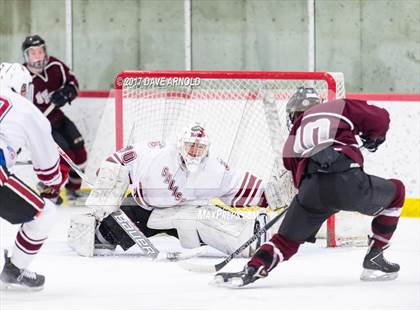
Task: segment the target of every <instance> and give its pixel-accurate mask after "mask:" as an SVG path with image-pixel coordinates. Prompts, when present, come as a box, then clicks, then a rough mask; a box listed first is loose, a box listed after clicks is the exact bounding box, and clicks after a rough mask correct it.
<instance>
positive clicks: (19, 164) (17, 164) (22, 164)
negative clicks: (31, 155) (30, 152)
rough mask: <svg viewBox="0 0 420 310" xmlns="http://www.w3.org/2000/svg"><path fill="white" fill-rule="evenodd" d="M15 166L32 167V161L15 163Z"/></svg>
mask: <svg viewBox="0 0 420 310" xmlns="http://www.w3.org/2000/svg"><path fill="white" fill-rule="evenodd" d="M15 165H16V166H29V165H32V160H27V161H17V162H16V163H15Z"/></svg>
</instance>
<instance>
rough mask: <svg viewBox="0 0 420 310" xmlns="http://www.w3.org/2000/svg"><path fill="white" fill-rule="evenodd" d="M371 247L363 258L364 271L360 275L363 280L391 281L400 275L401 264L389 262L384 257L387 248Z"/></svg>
mask: <svg viewBox="0 0 420 310" xmlns="http://www.w3.org/2000/svg"><path fill="white" fill-rule="evenodd" d="M370 243H371V245H370V247H369V249H368V252H367V253H366V256H365V259H364V260H363V268H364V269H363V272H362V274H361V275H360V280H362V281H389V280H395V279H396V278H397V277H398V271H399V270H400V265H398V264H394V263H391V262H388V261H387V260H386V259H385V258H384V250H385V249H386V248H387V247H385V248H383V249H381V248H378V247H374V246H372V240H370Z"/></svg>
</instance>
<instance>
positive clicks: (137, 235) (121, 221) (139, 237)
mask: <svg viewBox="0 0 420 310" xmlns="http://www.w3.org/2000/svg"><path fill="white" fill-rule="evenodd" d="M57 150H58V153H59V154H60V156H61V157H62V158H63V159H64V160H65V161H66V162H67V163H68V164H69V166H70V167H71V168H72V169H73V170H74V171H75V172H76V173H77V174H78V175H79V176H80V177H81V178H82V179H83V180H84V181H85V182H86V183H87V184H88V185H89V187H91V188H93V184H92V183H91V182H90V181H89V179H88V177H87V176H86V174H84V172H83V171H82V170H81V169H80V168H79V167H78V166H77V165H76V164H75V163H74V162H73V161H72V160H71V158H70V157H69V156H68V155H67V154H66V152H64V151H63V150H62V149H61V147H59V146H58V145H57ZM110 215H111V216H112V218H113V219H114V220H115V221H116V222H117V224H118V225H119V226H120V227H121V228H122V229H123V230H124V231H125V232H126V233H127V235H128V236H129V237H130V238H131V239H132V240H133V241H134V243H135V244H137V245H138V247H139V248H140V249H141V250H142V251H143V252H144V253H145V254H146V255H147V256H149V257H152V258H157V257H158V255H159V250H158V249H157V248H156V247H155V246H154V245H153V244H152V243H151V242H150V240H149V239H148V238H147V237H146V236H145V235H144V234H143V233H142V232H141V231H140V229H138V227H137V226H136V225H134V223H133V222H132V221H131V220H130V218H129V217H128V216H127V215H126V214H125V213H124V212H122V211H121V210H118V211H116V212H113V213H111V214H110Z"/></svg>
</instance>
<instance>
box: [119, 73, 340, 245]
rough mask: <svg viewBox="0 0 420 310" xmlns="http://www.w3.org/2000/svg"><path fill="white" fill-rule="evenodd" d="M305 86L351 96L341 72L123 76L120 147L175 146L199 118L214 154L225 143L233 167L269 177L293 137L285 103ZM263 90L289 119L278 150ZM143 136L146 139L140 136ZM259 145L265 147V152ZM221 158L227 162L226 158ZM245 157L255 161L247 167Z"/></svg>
mask: <svg viewBox="0 0 420 310" xmlns="http://www.w3.org/2000/svg"><path fill="white" fill-rule="evenodd" d="M299 86H306V87H309V86H311V87H315V88H316V89H317V90H318V92H319V94H320V95H321V97H323V98H324V99H325V100H333V99H336V98H343V97H344V96H345V88H344V78H343V75H342V74H341V73H331V72H263V71H123V72H121V73H119V74H118V76H117V77H116V79H115V124H116V127H115V130H116V147H117V148H121V147H123V146H124V144H127V143H128V142H140V141H136V139H140V140H142V141H143V140H148V139H152V140H150V141H153V139H159V140H161V139H160V138H163V140H167V141H166V142H169V141H172V142H174V141H173V140H174V134H173V132H175V131H176V130H175V129H177V130H179V126H181V125H182V124H183V123H185V121H186V120H188V121H191V120H192V119H191V118H192V117H195V118H196V117H199V118H204V122H205V123H206V124H209V127H210V130H211V134H210V137H213V138H214V139H215V140H213V142H212V150H213V148H216V151H215V152H216V153H217V152H218V150H217V146H218V145H220V144H223V147H224V148H230V149H231V151H230V153H229V154H228V155H229V158H230V160H231V161H232V162H240V163H239V166H242V167H245V168H246V169H253V168H254V167H256V169H257V170H259V171H260V172H261V174H266V175H267V173H268V171H269V170H270V169H272V165H273V163H272V162H270V160H271V161H273V160H274V158H275V157H276V154H275V150H271V149H275V148H276V147H277V149H278V148H279V146H278V145H277V144H281V142H283V141H284V139H285V138H286V137H287V131H286V129H287V128H286V121H285V120H286V117H285V111H284V110H285V105H284V103H285V102H287V99H288V98H289V97H290V96H291V95H292V94H293V93H294V92H295V91H296V89H297V87H299ZM262 88H264V90H265V91H267V90H269V91H270V92H271V93H273V96H274V98H275V99H276V101H277V102H278V105H279V106H278V108H277V110H278V114H279V115H280V118H279V119H281V120H282V121H283V120H284V122H282V124H281V126H282V129H281V130H282V137H281V139H280V140H279V142H278V143H275V144H276V145H277V146H276V145H273V143H272V140H269V139H266V136H267V135H269V133H268V131H267V130H269V129H267V128H266V127H267V125H266V120H265V118H264V116H263V114H264V112H263V110H262V108H261V105H262V104H261V100H262V99H261V96H262V95H261V89H262ZM238 115H240V117H239V116H238ZM200 120H201V119H200ZM235 121H236V122H237V123H235ZM212 125H213V127H212ZM225 126H228V127H225ZM229 126H231V127H229ZM162 128H164V129H162ZM232 129H233V130H232ZM264 130H265V132H264ZM146 131H147V132H148V133H146ZM161 131H162V132H161ZM133 132H135V133H136V135H133ZM228 132H230V133H231V134H232V135H236V136H235V141H232V142H231V144H229V143H230V142H229V143H228V142H225V140H226V133H228ZM260 132H262V133H260ZM138 133H139V134H140V135H143V136H142V137H137V134H138ZM238 136H240V137H239V138H238ZM264 141H265V142H264ZM143 142H148V141H143ZM256 142H258V143H260V144H261V143H262V144H263V145H264V148H263V147H262V146H261V145H260V144H258V143H256ZM264 143H265V144H264ZM215 145H216V146H215ZM270 145H271V147H270ZM266 149H270V150H269V152H266V153H265V155H267V153H270V152H271V153H273V154H271V157H270V159H269V160H267V162H269V163H267V167H259V166H262V165H261V160H260V157H259V156H260V154H261V150H262V151H263V152H265V150H266ZM253 150H256V151H255V153H256V154H255V155H254V154H250V152H251V153H252V152H253ZM222 153H223V152H222ZM232 154H233V155H232ZM244 154H246V155H244ZM217 155H220V156H221V157H222V158H223V155H226V154H218V153H217ZM241 155H242V156H241ZM253 156H254V159H253V158H252V157H253ZM267 156H268V155H267ZM243 157H250V158H249V160H248V159H246V160H248V162H245V159H242V158H243ZM257 166H258V167H257ZM259 171H257V172H259ZM336 242H337V241H336V230H335V221H334V218H333V217H332V218H330V219H329V220H328V224H327V243H328V245H329V246H336Z"/></svg>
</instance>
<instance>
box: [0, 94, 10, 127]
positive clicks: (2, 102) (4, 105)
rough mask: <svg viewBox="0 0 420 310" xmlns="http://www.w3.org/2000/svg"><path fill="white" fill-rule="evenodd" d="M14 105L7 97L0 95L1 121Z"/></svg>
mask: <svg viewBox="0 0 420 310" xmlns="http://www.w3.org/2000/svg"><path fill="white" fill-rule="evenodd" d="M11 108H12V105H11V104H10V102H9V101H7V100H6V99H5V98H2V97H0V122H1V120H2V119H3V118H4V117H5V116H6V114H7V112H9V111H10V109H11Z"/></svg>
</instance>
